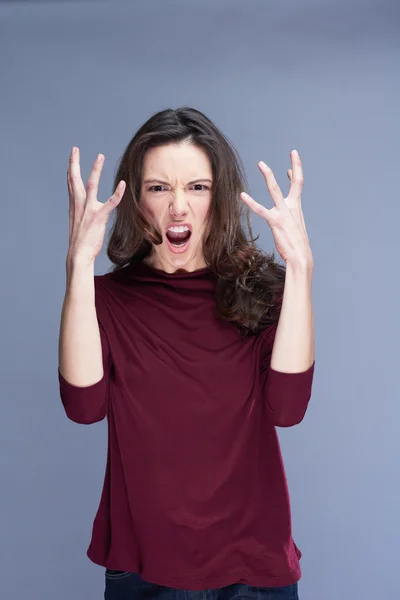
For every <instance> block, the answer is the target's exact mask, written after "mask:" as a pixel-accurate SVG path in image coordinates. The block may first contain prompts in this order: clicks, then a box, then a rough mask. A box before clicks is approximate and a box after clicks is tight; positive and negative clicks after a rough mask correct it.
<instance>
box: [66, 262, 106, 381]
mask: <svg viewBox="0 0 400 600" xmlns="http://www.w3.org/2000/svg"><path fill="white" fill-rule="evenodd" d="M58 352H59V370H60V373H61V375H62V376H63V377H64V378H65V380H66V381H68V382H69V383H70V384H72V385H75V386H82V387H85V386H90V385H93V384H95V383H97V382H98V381H100V380H101V378H102V377H103V360H102V347H101V337H100V330H99V324H98V320H97V314H96V307H95V288H94V263H93V264H82V263H79V261H73V262H70V261H67V289H66V293H65V299H64V304H63V307H62V314H61V324H60V333H59V346H58Z"/></svg>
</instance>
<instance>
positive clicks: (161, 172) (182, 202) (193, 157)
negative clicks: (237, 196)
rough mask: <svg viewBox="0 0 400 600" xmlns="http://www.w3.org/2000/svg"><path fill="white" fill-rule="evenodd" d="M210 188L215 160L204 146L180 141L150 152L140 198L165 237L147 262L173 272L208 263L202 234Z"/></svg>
mask: <svg viewBox="0 0 400 600" xmlns="http://www.w3.org/2000/svg"><path fill="white" fill-rule="evenodd" d="M211 190H212V169H211V163H210V161H209V158H208V156H207V154H206V152H205V151H204V150H202V149H201V148H199V147H197V146H194V145H193V144H191V143H188V142H180V143H171V144H166V145H165V146H158V147H155V148H151V149H150V150H148V151H147V152H146V154H145V157H144V161H143V175H142V186H141V197H140V201H141V204H142V206H143V208H144V211H145V213H146V216H147V218H148V219H149V221H150V222H151V223H152V224H153V225H154V226H155V227H156V228H157V229H158V230H159V231H160V232H161V235H162V240H163V241H162V244H160V245H158V246H153V248H152V251H151V253H150V255H149V256H148V257H147V259H146V262H147V263H148V264H150V265H151V266H153V267H155V268H157V269H162V270H163V271H166V272H168V273H173V272H174V271H176V270H177V269H185V270H186V271H195V270H196V269H200V268H202V267H205V266H206V265H205V262H204V255H203V237H204V233H205V228H206V218H207V215H208V211H209V209H210V205H211V198H212V191H211Z"/></svg>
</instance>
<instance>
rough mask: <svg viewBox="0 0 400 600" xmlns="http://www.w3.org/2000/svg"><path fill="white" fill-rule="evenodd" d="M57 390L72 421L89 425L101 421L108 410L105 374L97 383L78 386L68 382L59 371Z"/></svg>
mask: <svg viewBox="0 0 400 600" xmlns="http://www.w3.org/2000/svg"><path fill="white" fill-rule="evenodd" d="M58 376H59V390H60V397H61V402H62V404H63V406H64V410H65V414H66V415H67V417H68V418H69V419H70V420H71V421H73V422H74V423H80V424H82V425H91V424H92V423H98V422H99V421H102V420H103V419H104V418H105V417H106V415H107V410H108V401H109V390H108V381H106V378H105V376H103V377H102V379H101V380H100V381H98V382H97V383H95V384H93V385H90V386H87V387H79V386H75V385H72V384H71V383H68V382H67V381H66V380H65V379H64V377H63V376H62V375H61V373H60V371H59V374H58Z"/></svg>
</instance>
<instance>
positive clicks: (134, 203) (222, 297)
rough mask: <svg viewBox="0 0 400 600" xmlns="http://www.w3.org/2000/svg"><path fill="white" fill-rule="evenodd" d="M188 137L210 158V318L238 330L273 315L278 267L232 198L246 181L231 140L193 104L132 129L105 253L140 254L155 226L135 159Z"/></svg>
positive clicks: (206, 243)
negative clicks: (212, 292) (212, 297)
mask: <svg viewBox="0 0 400 600" xmlns="http://www.w3.org/2000/svg"><path fill="white" fill-rule="evenodd" d="M180 142H189V143H192V144H194V145H196V146H198V147H200V148H202V149H203V150H204V151H205V152H206V153H207V156H208V158H209V160H210V162H211V166H212V174H213V185H212V202H211V206H210V211H209V215H208V222H207V229H206V233H205V236H204V240H203V252H204V259H205V263H206V265H207V266H208V267H209V269H210V270H211V271H212V273H213V274H214V275H215V277H216V280H217V283H216V291H215V303H216V314H217V317H218V318H220V319H222V320H224V321H230V322H232V323H234V324H235V325H236V326H237V328H238V329H239V332H240V333H241V335H242V337H246V336H248V335H254V334H257V333H259V332H260V331H262V330H263V329H265V328H266V327H267V326H268V325H270V324H272V323H275V322H277V321H278V318H279V313H280V309H281V304H282V297H283V289H284V281H285V274H286V269H285V266H284V265H282V264H280V263H278V262H277V261H276V260H275V254H274V252H272V253H270V254H268V253H265V252H263V251H262V250H261V249H260V248H259V247H257V245H256V241H257V239H258V236H257V238H254V237H253V233H252V228H251V222H250V211H249V208H248V207H247V206H246V205H245V204H244V202H243V201H242V200H241V198H240V193H241V192H242V191H244V190H245V189H246V186H247V182H246V176H245V173H244V168H243V164H242V162H241V160H240V157H239V155H238V154H237V152H236V150H235V148H234V146H233V145H232V143H231V142H230V141H229V140H228V138H227V137H226V136H225V135H224V134H223V133H222V132H221V131H220V130H219V129H218V128H217V127H216V125H215V124H214V123H213V122H212V121H211V120H210V119H209V118H208V117H206V116H205V115H204V114H203V113H201V112H200V111H198V110H196V109H194V108H189V107H181V108H178V109H176V110H174V109H166V110H162V111H160V112H157V113H156V114H154V115H153V116H151V117H150V118H149V119H148V121H146V122H145V123H144V124H143V125H142V126H141V127H140V128H139V130H138V131H137V132H136V134H135V135H134V137H133V138H132V139H131V141H130V142H129V144H128V146H127V147H126V149H125V151H124V153H123V155H122V157H121V158H120V161H119V165H118V167H117V171H116V175H115V178H114V185H113V190H114V191H115V189H116V187H117V185H118V183H119V182H120V181H121V179H123V180H124V181H125V182H126V189H125V193H124V196H123V198H122V200H121V201H120V203H119V205H118V206H117V207H116V209H115V211H114V213H113V214H115V222H114V224H113V225H112V228H111V232H110V237H109V241H108V245H107V256H108V258H109V259H110V260H111V262H112V263H113V265H114V268H113V269H112V271H114V272H115V271H119V270H121V269H122V268H124V267H125V266H127V265H128V264H130V263H131V262H132V261H133V260H136V259H143V258H145V257H146V256H147V255H148V254H149V253H150V251H151V248H152V244H154V245H156V244H161V243H162V236H161V233H160V232H159V231H158V230H157V229H156V228H155V227H154V226H153V225H152V224H151V223H150V222H149V221H148V220H147V218H146V216H145V214H144V211H143V208H142V206H141V204H140V190H141V182H142V169H143V159H144V156H145V154H146V152H147V151H148V150H149V149H150V148H152V147H155V146H161V145H165V144H170V143H180Z"/></svg>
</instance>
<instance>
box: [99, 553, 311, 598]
mask: <svg viewBox="0 0 400 600" xmlns="http://www.w3.org/2000/svg"><path fill="white" fill-rule="evenodd" d="M87 556H88V558H89V559H90V560H91V561H92V562H93V563H95V564H97V565H99V566H101V567H104V568H105V569H106V568H109V569H118V570H121V571H131V572H134V573H138V574H139V575H140V577H141V578H142V579H144V580H145V581H147V582H149V583H154V584H156V585H162V586H164V587H172V588H177V589H181V590H186V591H187V590H197V591H198V590H206V589H212V588H221V587H225V586H227V585H233V584H235V583H243V584H245V585H251V586H255V587H284V586H287V585H293V584H295V583H297V582H298V581H299V580H300V579H301V575H302V574H301V569H300V567H299V569H296V570H295V571H293V572H291V573H288V574H286V575H280V576H277V577H260V576H258V575H254V574H252V573H249V572H248V571H247V572H246V571H241V572H237V571H232V572H230V573H229V574H227V575H224V576H222V577H203V578H200V579H199V578H197V579H192V578H191V579H190V581H189V580H188V579H180V578H179V577H171V576H170V575H168V576H167V577H166V578H165V579H164V578H163V577H161V578H159V577H157V576H156V575H152V574H151V573H149V572H148V571H142V572H139V571H137V570H133V571H132V567H130V568H127V567H126V565H125V566H124V565H115V564H112V565H111V564H107V561H100V560H97V559H96V558H95V557H94V556H92V555H91V554H90V553H89V552H87Z"/></svg>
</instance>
